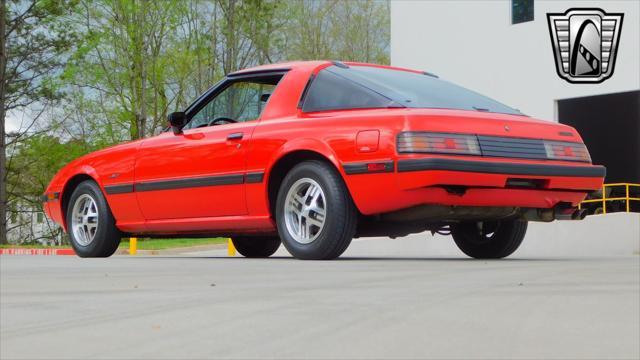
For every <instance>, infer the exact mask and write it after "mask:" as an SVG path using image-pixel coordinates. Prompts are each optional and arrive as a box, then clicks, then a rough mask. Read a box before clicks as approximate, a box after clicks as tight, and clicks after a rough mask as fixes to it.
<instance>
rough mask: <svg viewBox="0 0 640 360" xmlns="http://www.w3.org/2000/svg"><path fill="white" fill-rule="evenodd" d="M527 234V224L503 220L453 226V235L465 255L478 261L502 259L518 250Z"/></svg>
mask: <svg viewBox="0 0 640 360" xmlns="http://www.w3.org/2000/svg"><path fill="white" fill-rule="evenodd" d="M526 232H527V222H526V221H522V220H503V221H485V222H466V223H460V224H456V225H452V226H451V235H452V236H453V240H454V241H455V242H456V245H458V248H460V250H462V252H463V253H465V254H467V255H468V256H470V257H472V258H476V259H500V258H504V257H507V256H509V255H511V254H513V252H515V251H516V249H518V247H519V246H520V244H521V243H522V240H523V239H524V236H525V234H526Z"/></svg>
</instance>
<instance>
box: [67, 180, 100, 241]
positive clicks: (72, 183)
mask: <svg viewBox="0 0 640 360" xmlns="http://www.w3.org/2000/svg"><path fill="white" fill-rule="evenodd" d="M87 180H90V181H93V182H95V183H96V184H98V187H99V188H100V189H102V187H101V186H100V183H99V182H98V179H97V176H95V174H93V175H90V174H88V172H80V173H77V174H75V175H73V176H72V177H70V178H69V179H68V180H67V181H66V182H65V184H64V186H63V188H62V192H61V194H60V212H61V215H62V226H63V228H64V229H65V231H67V230H68V228H67V207H68V206H69V200H71V194H73V191H74V190H75V189H76V188H77V187H78V185H80V184H81V183H82V182H84V181H87ZM103 195H104V194H103ZM105 198H106V197H105Z"/></svg>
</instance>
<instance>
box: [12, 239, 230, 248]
mask: <svg viewBox="0 0 640 360" xmlns="http://www.w3.org/2000/svg"><path fill="white" fill-rule="evenodd" d="M226 242H227V239H226V238H208V239H146V238H145V239H138V250H164V249H173V248H183V247H191V246H200V245H212V244H225V243H226ZM69 247H71V246H69V245H63V246H45V245H38V244H29V245H17V244H13V245H12V244H9V245H0V248H5V249H6V248H20V249H60V248H69ZM119 248H120V249H128V248H129V239H122V241H121V242H120V246H119Z"/></svg>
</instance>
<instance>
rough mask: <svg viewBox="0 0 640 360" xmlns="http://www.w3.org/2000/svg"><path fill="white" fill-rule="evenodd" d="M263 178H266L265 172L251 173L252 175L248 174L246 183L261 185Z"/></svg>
mask: <svg viewBox="0 0 640 360" xmlns="http://www.w3.org/2000/svg"><path fill="white" fill-rule="evenodd" d="M263 178H264V173H263V172H250V173H247V175H246V176H245V179H244V181H245V182H246V183H247V184H256V183H261V182H262V179H263Z"/></svg>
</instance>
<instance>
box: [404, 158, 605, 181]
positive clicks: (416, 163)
mask: <svg viewBox="0 0 640 360" xmlns="http://www.w3.org/2000/svg"><path fill="white" fill-rule="evenodd" d="M425 170H447V171H462V172H477V173H488V174H509V175H533V176H569V177H605V175H606V173H607V171H606V168H605V167H604V166H600V165H592V166H564V165H544V164H519V163H505V162H484V161H482V162H481V161H467V160H452V159H405V160H398V172H409V171H425Z"/></svg>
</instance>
